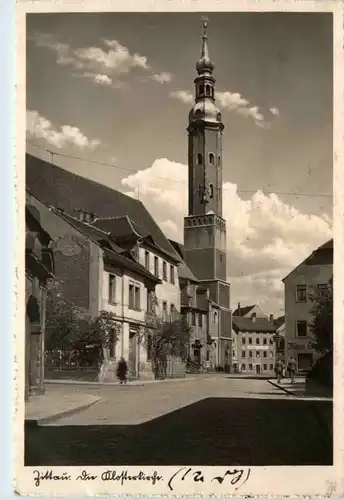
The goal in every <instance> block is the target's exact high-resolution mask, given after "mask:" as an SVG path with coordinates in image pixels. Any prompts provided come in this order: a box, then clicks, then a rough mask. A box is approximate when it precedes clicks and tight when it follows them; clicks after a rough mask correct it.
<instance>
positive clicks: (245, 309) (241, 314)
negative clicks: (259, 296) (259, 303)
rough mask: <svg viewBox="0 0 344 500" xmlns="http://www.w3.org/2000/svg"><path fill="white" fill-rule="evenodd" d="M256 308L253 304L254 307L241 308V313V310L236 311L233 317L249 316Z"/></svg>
mask: <svg viewBox="0 0 344 500" xmlns="http://www.w3.org/2000/svg"><path fill="white" fill-rule="evenodd" d="M254 307H255V304H253V306H245V307H240V311H239V309H235V311H234V313H233V316H246V314H248V313H249V312H250V311H251V310H252V309H253V308H254ZM239 312H240V314H239Z"/></svg>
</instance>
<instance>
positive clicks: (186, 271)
mask: <svg viewBox="0 0 344 500" xmlns="http://www.w3.org/2000/svg"><path fill="white" fill-rule="evenodd" d="M169 242H170V243H171V245H172V246H173V248H174V249H175V251H176V253H177V254H178V256H179V261H180V264H179V268H178V275H179V278H181V279H185V280H189V281H193V282H194V283H198V282H199V280H198V279H197V278H196V276H195V275H194V273H193V272H192V271H191V269H190V268H189V266H188V265H187V263H186V262H185V260H184V255H185V254H184V245H182V244H181V243H177V242H176V241H174V240H169Z"/></svg>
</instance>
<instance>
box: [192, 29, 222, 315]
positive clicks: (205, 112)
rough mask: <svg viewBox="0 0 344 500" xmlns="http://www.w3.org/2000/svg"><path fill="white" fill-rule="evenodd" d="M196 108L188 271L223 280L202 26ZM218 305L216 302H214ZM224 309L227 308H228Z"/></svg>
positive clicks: (209, 72)
mask: <svg viewBox="0 0 344 500" xmlns="http://www.w3.org/2000/svg"><path fill="white" fill-rule="evenodd" d="M196 69H197V73H198V76H197V78H196V79H195V80H194V83H195V103H194V105H193V107H192V109H191V111H190V113H189V126H188V128H187V131H188V134H189V151H188V156H189V158H188V165H189V214H188V216H187V217H185V219H184V246H185V255H186V261H187V264H188V266H189V267H190V268H191V269H192V271H193V272H194V274H195V275H196V276H197V278H198V279H199V280H201V281H203V280H207V281H208V280H221V281H224V282H225V281H226V277H227V272H226V271H227V270H226V267H227V266H226V222H225V220H224V219H223V218H222V133H223V129H224V125H223V123H222V118H221V113H220V111H219V109H218V108H217V107H216V105H215V79H214V77H213V70H214V63H213V62H212V60H211V59H210V57H209V51H208V37H207V23H206V22H204V23H203V36H202V50H201V57H200V59H199V60H198V62H197V64H196ZM216 302H217V301H216ZM228 307H229V306H228Z"/></svg>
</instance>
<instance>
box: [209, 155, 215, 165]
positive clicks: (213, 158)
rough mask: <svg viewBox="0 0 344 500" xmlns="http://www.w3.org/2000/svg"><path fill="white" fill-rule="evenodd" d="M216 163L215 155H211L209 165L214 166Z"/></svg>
mask: <svg viewBox="0 0 344 500" xmlns="http://www.w3.org/2000/svg"><path fill="white" fill-rule="evenodd" d="M214 161H215V156H214V153H209V163H210V164H211V165H214Z"/></svg>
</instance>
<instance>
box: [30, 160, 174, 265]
mask: <svg viewBox="0 0 344 500" xmlns="http://www.w3.org/2000/svg"><path fill="white" fill-rule="evenodd" d="M26 184H27V187H28V191H29V192H30V194H32V195H33V196H35V197H36V198H38V199H39V200H40V201H41V202H43V203H45V204H46V205H48V206H49V205H52V206H54V207H56V208H59V209H63V210H64V211H65V212H66V213H68V214H69V215H72V216H73V215H75V214H76V209H79V210H83V211H85V212H89V213H94V214H97V216H98V217H100V218H104V217H116V216H122V217H123V216H125V215H127V216H128V217H129V218H130V219H131V221H133V222H134V224H135V230H136V229H137V230H138V232H139V233H140V234H142V235H143V236H148V235H149V234H150V235H151V236H152V238H153V240H154V242H155V244H156V245H157V246H158V247H159V248H161V249H162V250H163V251H165V252H166V253H167V254H170V255H173V256H174V258H178V257H177V255H176V251H175V249H174V247H173V246H172V245H171V243H170V242H169V241H168V239H167V238H166V236H165V235H164V233H163V232H162V231H161V229H160V228H159V226H158V225H157V223H156V222H155V221H154V219H153V217H152V216H151V215H150V213H149V212H148V211H147V210H146V208H145V206H144V205H143V204H142V203H141V201H139V200H136V199H134V198H131V197H130V196H127V195H125V194H123V193H121V192H120V191H117V190H116V189H112V188H109V187H107V186H104V185H102V184H99V183H97V182H94V181H92V180H90V179H86V178H84V177H81V176H79V175H76V174H74V173H72V172H69V171H68V170H65V169H63V168H61V167H58V166H56V165H53V164H52V163H49V162H47V161H44V160H42V159H40V158H37V157H35V156H32V155H30V154H26Z"/></svg>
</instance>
